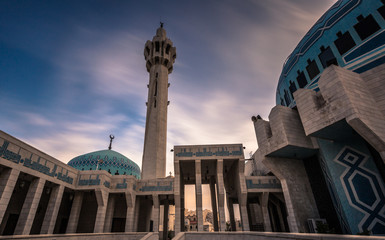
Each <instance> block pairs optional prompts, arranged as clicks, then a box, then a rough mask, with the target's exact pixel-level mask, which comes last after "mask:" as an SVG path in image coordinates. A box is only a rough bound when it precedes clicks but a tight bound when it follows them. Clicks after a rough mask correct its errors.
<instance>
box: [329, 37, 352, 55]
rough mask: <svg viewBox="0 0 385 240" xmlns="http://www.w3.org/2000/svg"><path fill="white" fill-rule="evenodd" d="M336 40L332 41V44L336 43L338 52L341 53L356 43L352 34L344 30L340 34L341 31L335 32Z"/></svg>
mask: <svg viewBox="0 0 385 240" xmlns="http://www.w3.org/2000/svg"><path fill="white" fill-rule="evenodd" d="M337 37H338V38H337V40H335V41H334V44H335V45H336V47H337V49H338V52H339V53H340V54H341V55H342V54H344V53H346V52H347V51H349V50H350V49H352V48H353V47H354V46H356V43H355V42H354V40H353V38H352V36H351V35H350V33H349V32H346V33H344V34H342V33H341V32H338V33H337Z"/></svg>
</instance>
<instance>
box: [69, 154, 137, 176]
mask: <svg viewBox="0 0 385 240" xmlns="http://www.w3.org/2000/svg"><path fill="white" fill-rule="evenodd" d="M68 165H69V166H71V167H74V168H76V169H79V170H96V167H97V168H98V169H99V170H106V171H110V173H111V174H115V173H116V172H117V173H118V174H119V175H124V174H125V175H133V176H135V177H136V178H137V179H140V168H139V166H138V165H137V164H136V163H134V162H133V161H131V160H130V159H128V158H127V157H125V156H124V155H122V154H120V153H118V152H116V151H113V150H102V151H97V152H91V153H88V154H84V155H80V156H78V157H75V158H74V159H72V160H71V161H69V162H68Z"/></svg>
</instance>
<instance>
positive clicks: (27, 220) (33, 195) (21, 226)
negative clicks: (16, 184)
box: [15, 178, 45, 235]
mask: <svg viewBox="0 0 385 240" xmlns="http://www.w3.org/2000/svg"><path fill="white" fill-rule="evenodd" d="M44 184H45V180H44V179H42V178H36V179H34V180H32V182H31V185H30V186H29V189H28V193H27V196H26V197H25V200H24V204H23V208H22V209H21V212H20V216H19V220H18V221H17V225H16V228H15V235H28V234H29V233H30V232H31V228H32V223H33V220H34V218H35V214H36V210H37V207H38V206H39V202H40V198H41V194H42V192H43V188H44Z"/></svg>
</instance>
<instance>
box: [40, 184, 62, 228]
mask: <svg viewBox="0 0 385 240" xmlns="http://www.w3.org/2000/svg"><path fill="white" fill-rule="evenodd" d="M63 193H64V185H58V186H55V187H53V188H52V192H51V195H50V197H49V202H48V206H47V211H46V212H45V216H44V220H43V225H42V226H41V231H40V234H53V230H54V228H55V223H56V219H57V215H58V213H59V208H60V204H61V202H62V199H63Z"/></svg>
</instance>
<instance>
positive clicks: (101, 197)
mask: <svg viewBox="0 0 385 240" xmlns="http://www.w3.org/2000/svg"><path fill="white" fill-rule="evenodd" d="M108 195H109V193H108V192H107V191H106V190H102V189H97V190H95V196H96V201H97V203H98V210H97V212H96V219H95V226H94V233H102V232H103V230H104V222H105V220H106V212H107V204H108Z"/></svg>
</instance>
